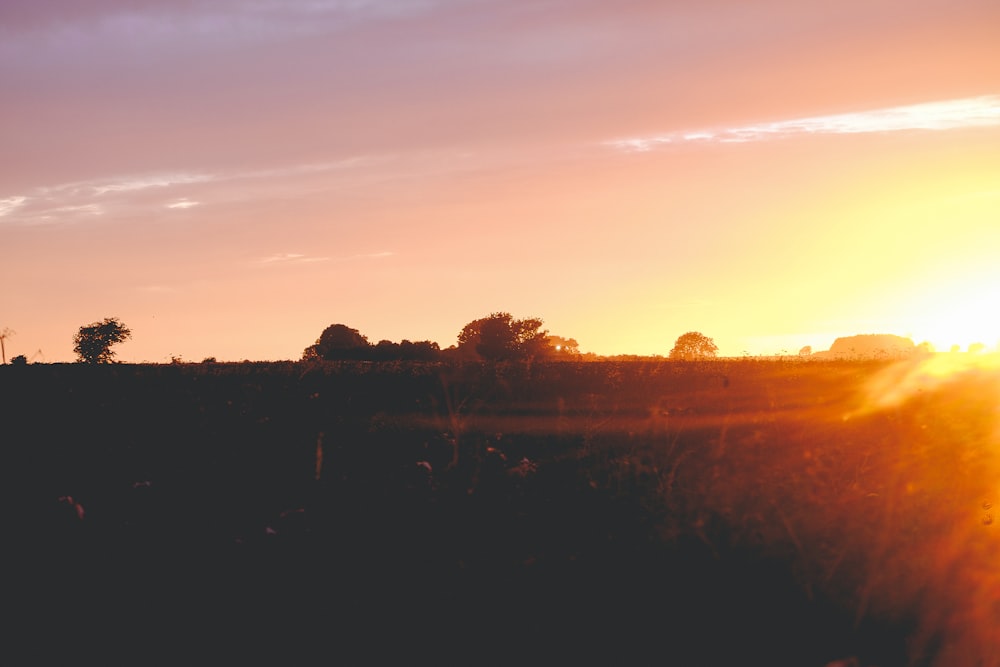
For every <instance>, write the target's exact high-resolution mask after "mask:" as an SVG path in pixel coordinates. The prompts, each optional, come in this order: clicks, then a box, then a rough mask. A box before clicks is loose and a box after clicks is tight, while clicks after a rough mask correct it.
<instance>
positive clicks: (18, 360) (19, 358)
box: [10, 354, 28, 366]
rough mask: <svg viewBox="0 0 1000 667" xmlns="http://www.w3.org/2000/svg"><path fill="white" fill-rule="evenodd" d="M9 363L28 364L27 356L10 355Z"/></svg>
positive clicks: (12, 364) (15, 364) (13, 364)
mask: <svg viewBox="0 0 1000 667" xmlns="http://www.w3.org/2000/svg"><path fill="white" fill-rule="evenodd" d="M10 365H11V366H27V365H28V357H26V356H24V355H23V354H19V355H17V356H16V357H11V359H10Z"/></svg>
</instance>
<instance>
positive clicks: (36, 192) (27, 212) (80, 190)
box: [0, 156, 393, 224]
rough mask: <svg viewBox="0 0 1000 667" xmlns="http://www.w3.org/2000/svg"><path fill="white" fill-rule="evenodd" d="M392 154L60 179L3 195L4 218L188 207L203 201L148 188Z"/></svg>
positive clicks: (347, 165)
mask: <svg viewBox="0 0 1000 667" xmlns="http://www.w3.org/2000/svg"><path fill="white" fill-rule="evenodd" d="M391 159H393V158H392V156H360V157H349V158H344V159H341V160H333V161H326V162H308V163H300V164H286V165H280V166H277V167H271V168H266V169H241V170H229V171H218V172H198V171H187V172H171V173H152V174H136V175H130V176H122V177H117V178H101V179H93V180H88V181H73V182H69V183H59V184H56V185H46V186H42V187H37V188H34V189H33V190H31V191H30V192H27V193H25V194H18V195H13V196H9V197H6V198H4V199H0V218H6V221H5V222H9V223H21V224H51V223H53V222H73V221H78V220H79V219H80V214H99V213H112V212H113V211H114V210H116V207H119V208H121V207H126V206H127V207H128V210H129V214H130V215H134V214H135V213H136V210H137V209H136V207H145V208H146V209H147V210H153V209H154V208H160V209H162V208H167V209H172V210H183V209H189V208H192V207H195V206H199V205H201V203H202V202H201V201H199V200H196V199H192V198H191V197H188V196H175V197H174V198H172V199H167V203H163V201H164V200H163V199H159V200H158V201H155V200H151V199H150V198H149V197H148V194H149V193H151V192H153V191H159V190H162V191H164V193H165V194H167V195H168V196H169V195H170V194H175V195H180V194H181V192H183V191H184V190H186V189H190V188H192V187H199V186H207V185H212V184H220V183H239V182H240V181H249V180H256V181H268V182H273V183H279V182H282V181H287V180H289V179H293V180H295V181H296V182H299V183H301V182H303V181H304V180H305V179H309V178H312V179H320V180H322V179H324V178H325V177H326V174H332V173H338V172H341V173H348V172H351V173H353V172H352V170H360V169H364V168H366V167H370V166H373V165H378V164H382V163H384V162H385V161H386V160H391ZM178 190H180V191H178ZM243 192H244V193H248V194H246V195H241V196H253V197H259V196H262V190H261V188H256V187H255V188H247V189H244V190H243ZM123 210H124V209H123Z"/></svg>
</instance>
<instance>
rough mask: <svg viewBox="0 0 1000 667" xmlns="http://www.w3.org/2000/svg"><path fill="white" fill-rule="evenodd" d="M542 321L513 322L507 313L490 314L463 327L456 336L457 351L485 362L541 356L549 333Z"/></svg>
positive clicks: (545, 347)
mask: <svg viewBox="0 0 1000 667" xmlns="http://www.w3.org/2000/svg"><path fill="white" fill-rule="evenodd" d="M541 328H542V320H540V319H538V318H536V317H531V318H527V319H523V320H515V319H514V318H513V317H512V316H511V314H510V313H492V314H490V315H489V316H488V317H483V318H480V319H478V320H474V321H472V322H469V323H468V324H466V325H465V327H464V328H463V329H462V331H461V332H460V333H459V334H458V350H459V352H460V353H461V354H463V355H464V356H468V357H472V356H478V357H479V358H482V359H486V360H488V361H502V360H509V359H527V358H529V357H534V356H540V355H544V354H545V352H546V350H547V349H548V342H547V338H548V332H547V331H542V330H541Z"/></svg>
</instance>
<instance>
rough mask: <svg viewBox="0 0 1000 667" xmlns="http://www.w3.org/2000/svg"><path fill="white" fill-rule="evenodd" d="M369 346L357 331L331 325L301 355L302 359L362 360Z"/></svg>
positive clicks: (343, 326) (339, 325)
mask: <svg viewBox="0 0 1000 667" xmlns="http://www.w3.org/2000/svg"><path fill="white" fill-rule="evenodd" d="M370 348H371V344H370V343H369V342H368V338H367V337H365V336H363V335H361V333H360V332H359V331H358V330H357V329H352V328H350V327H349V326H347V325H346V324H331V325H330V326H328V327H327V328H326V329H323V333H322V334H320V336H319V338H318V339H317V340H316V343H315V344H314V345H310V346H309V347H307V348H306V349H305V350H304V351H303V353H302V359H303V360H305V361H309V360H310V359H326V360H335V359H364V358H366V357H367V356H368V352H369V351H370Z"/></svg>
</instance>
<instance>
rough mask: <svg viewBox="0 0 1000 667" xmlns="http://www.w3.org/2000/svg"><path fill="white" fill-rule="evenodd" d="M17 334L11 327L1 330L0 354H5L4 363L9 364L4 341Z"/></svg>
mask: <svg viewBox="0 0 1000 667" xmlns="http://www.w3.org/2000/svg"><path fill="white" fill-rule="evenodd" d="M15 333H17V332H15V331H14V330H13V329H11V328H9V327H4V328H3V329H0V352H2V353H3V363H5V364H6V363H7V347H6V346H5V345H4V341H5V340H7V339H8V338H10V337H11V336H13V335H14V334H15Z"/></svg>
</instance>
